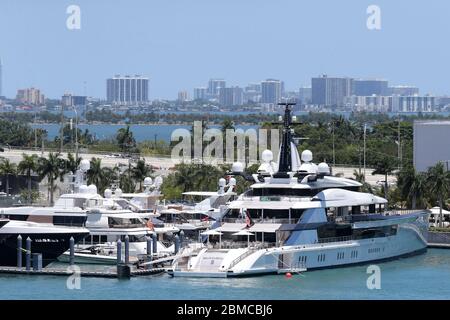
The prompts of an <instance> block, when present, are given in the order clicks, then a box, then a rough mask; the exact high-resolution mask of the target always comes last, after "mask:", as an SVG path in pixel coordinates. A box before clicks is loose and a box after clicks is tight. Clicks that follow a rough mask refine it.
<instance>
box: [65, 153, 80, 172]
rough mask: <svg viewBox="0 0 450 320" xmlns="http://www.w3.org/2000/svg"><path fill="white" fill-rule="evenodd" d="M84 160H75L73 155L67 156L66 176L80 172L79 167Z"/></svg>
mask: <svg viewBox="0 0 450 320" xmlns="http://www.w3.org/2000/svg"><path fill="white" fill-rule="evenodd" d="M81 160H82V158H81V157H78V159H75V156H74V155H73V154H72V153H70V152H69V153H68V154H67V159H65V160H64V172H63V173H64V174H67V173H75V172H76V171H77V170H78V167H79V166H80V162H81Z"/></svg>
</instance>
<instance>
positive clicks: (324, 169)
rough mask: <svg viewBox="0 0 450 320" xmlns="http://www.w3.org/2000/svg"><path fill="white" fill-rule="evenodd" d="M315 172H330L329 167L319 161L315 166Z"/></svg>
mask: <svg viewBox="0 0 450 320" xmlns="http://www.w3.org/2000/svg"><path fill="white" fill-rule="evenodd" d="M317 173H319V174H324V175H326V174H330V167H329V166H328V164H326V163H325V162H322V163H319V165H318V167H317Z"/></svg>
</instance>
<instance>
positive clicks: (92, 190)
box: [87, 184, 97, 194]
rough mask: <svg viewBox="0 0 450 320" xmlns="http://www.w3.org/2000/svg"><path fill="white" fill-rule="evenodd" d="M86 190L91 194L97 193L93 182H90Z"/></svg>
mask: <svg viewBox="0 0 450 320" xmlns="http://www.w3.org/2000/svg"><path fill="white" fill-rule="evenodd" d="M87 192H88V193H92V194H94V193H95V194H97V187H96V186H95V185H94V184H90V185H88V187H87Z"/></svg>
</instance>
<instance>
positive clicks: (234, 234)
mask: <svg viewBox="0 0 450 320" xmlns="http://www.w3.org/2000/svg"><path fill="white" fill-rule="evenodd" d="M232 235H233V236H254V235H255V234H254V233H251V232H250V231H248V230H245V229H244V230H239V231H238V232H235V233H233V234H232Z"/></svg>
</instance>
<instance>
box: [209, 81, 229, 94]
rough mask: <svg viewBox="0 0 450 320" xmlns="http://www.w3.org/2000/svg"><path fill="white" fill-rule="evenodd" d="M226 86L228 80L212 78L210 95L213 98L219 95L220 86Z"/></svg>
mask: <svg viewBox="0 0 450 320" xmlns="http://www.w3.org/2000/svg"><path fill="white" fill-rule="evenodd" d="M225 87H226V81H225V80H224V79H210V80H209V82H208V95H209V96H210V97H211V98H214V97H218V96H219V90H220V88H225Z"/></svg>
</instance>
